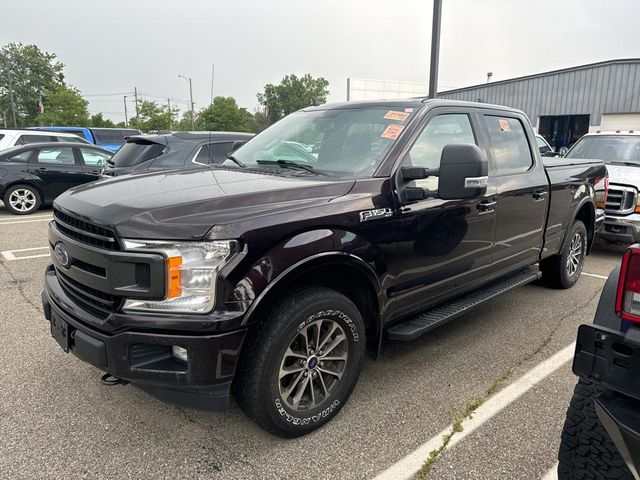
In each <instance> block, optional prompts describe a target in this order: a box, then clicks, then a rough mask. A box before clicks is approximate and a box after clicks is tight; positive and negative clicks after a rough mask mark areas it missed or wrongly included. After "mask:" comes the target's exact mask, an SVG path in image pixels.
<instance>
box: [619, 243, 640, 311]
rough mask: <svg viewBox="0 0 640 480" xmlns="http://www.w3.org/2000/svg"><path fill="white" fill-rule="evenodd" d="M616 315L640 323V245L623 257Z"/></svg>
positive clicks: (629, 249)
mask: <svg viewBox="0 0 640 480" xmlns="http://www.w3.org/2000/svg"><path fill="white" fill-rule="evenodd" d="M616 314H617V315H618V316H620V317H621V318H623V319H624V320H631V321H634V322H640V244H635V245H633V246H632V247H629V248H628V249H627V251H626V252H624V256H623V257H622V268H621V269H620V280H619V281H618V294H617V296H616Z"/></svg>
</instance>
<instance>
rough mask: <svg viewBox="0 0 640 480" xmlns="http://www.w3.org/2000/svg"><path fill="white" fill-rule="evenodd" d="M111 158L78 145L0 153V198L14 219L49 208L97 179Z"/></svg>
mask: <svg viewBox="0 0 640 480" xmlns="http://www.w3.org/2000/svg"><path fill="white" fill-rule="evenodd" d="M112 155H113V153H112V152H110V151H109V150H105V149H104V148H100V147H95V146H93V145H88V144H81V143H77V142H55V143H51V142H47V143H31V144H28V145H24V146H21V147H13V148H9V149H6V150H3V151H2V152H0V198H2V199H3V201H4V206H5V207H6V208H7V209H8V210H9V211H10V212H11V213H14V214H16V215H28V214H30V213H33V212H35V211H36V210H38V209H39V208H40V206H41V205H46V204H50V203H52V202H53V200H54V199H55V198H56V197H57V196H58V195H60V194H61V193H62V192H64V191H65V190H67V189H69V188H71V187H75V186H76V185H81V184H83V183H87V182H93V181H94V180H97V179H98V178H99V176H100V170H101V169H102V166H103V165H104V164H105V163H106V162H107V161H108V160H109V159H110V158H111V156H112Z"/></svg>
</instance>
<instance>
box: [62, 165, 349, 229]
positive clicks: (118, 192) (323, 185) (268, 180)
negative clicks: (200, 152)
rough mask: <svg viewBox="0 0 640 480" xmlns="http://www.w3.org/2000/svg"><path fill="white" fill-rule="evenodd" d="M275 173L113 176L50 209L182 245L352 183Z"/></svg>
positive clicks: (341, 191) (340, 191) (323, 198)
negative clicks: (213, 229)
mask: <svg viewBox="0 0 640 480" xmlns="http://www.w3.org/2000/svg"><path fill="white" fill-rule="evenodd" d="M277 173H281V172H278V171H274V173H273V174H270V173H266V172H265V173H263V172H258V171H256V170H252V171H247V170H240V169H228V170H227V169H209V168H203V169H197V170H181V171H178V170H175V171H165V172H157V173H151V174H146V175H139V176H123V177H116V178H113V179H106V180H99V181H97V182H93V183H90V184H86V185H82V186H80V187H76V188H72V189H71V190H68V191H67V192H65V193H63V194H62V195H60V196H59V197H58V198H57V199H56V201H55V207H56V208H58V209H60V210H62V211H65V212H67V213H70V214H72V215H75V216H76V217H80V218H82V219H84V220H86V221H88V222H91V223H94V224H99V225H102V226H106V227H110V228H114V229H115V230H116V232H117V233H118V235H120V236H121V237H124V238H154V239H167V240H170V239H171V240H172V239H181V240H188V239H200V238H202V237H203V236H204V235H205V234H206V233H207V231H208V230H209V229H210V228H211V227H213V226H214V225H221V224H228V223H233V222H235V221H240V220H245V219H247V218H248V217H252V216H259V215H264V214H268V213H270V212H273V211H275V210H282V209H288V208H303V207H304V206H311V205H312V204H313V205H315V204H317V203H325V202H328V201H330V200H331V199H333V198H336V197H339V196H342V195H345V194H347V193H348V192H349V190H351V188H352V187H353V184H354V183H355V182H354V181H353V180H347V181H345V180H335V179H334V180H330V179H326V177H315V176H314V177H310V176H306V175H305V176H297V175H295V176H282V175H279V174H277Z"/></svg>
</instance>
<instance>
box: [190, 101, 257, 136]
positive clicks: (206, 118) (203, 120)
mask: <svg viewBox="0 0 640 480" xmlns="http://www.w3.org/2000/svg"><path fill="white" fill-rule="evenodd" d="M252 120H253V116H252V115H251V113H249V112H248V111H247V110H246V109H245V108H242V107H239V106H238V104H237V103H236V100H235V98H233V97H215V98H214V99H213V103H212V104H211V105H209V106H207V107H205V108H203V109H202V110H200V112H199V113H198V120H197V126H198V127H200V128H202V129H203V130H214V131H223V132H249V131H251V122H252Z"/></svg>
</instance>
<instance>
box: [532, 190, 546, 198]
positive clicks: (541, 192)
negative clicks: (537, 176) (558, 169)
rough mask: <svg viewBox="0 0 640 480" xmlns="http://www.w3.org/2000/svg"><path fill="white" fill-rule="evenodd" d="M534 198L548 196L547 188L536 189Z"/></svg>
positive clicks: (533, 194)
mask: <svg viewBox="0 0 640 480" xmlns="http://www.w3.org/2000/svg"><path fill="white" fill-rule="evenodd" d="M531 196H532V197H533V199H534V200H543V199H544V197H546V196H547V191H546V190H536V191H535V192H533V193H532V194H531Z"/></svg>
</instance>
